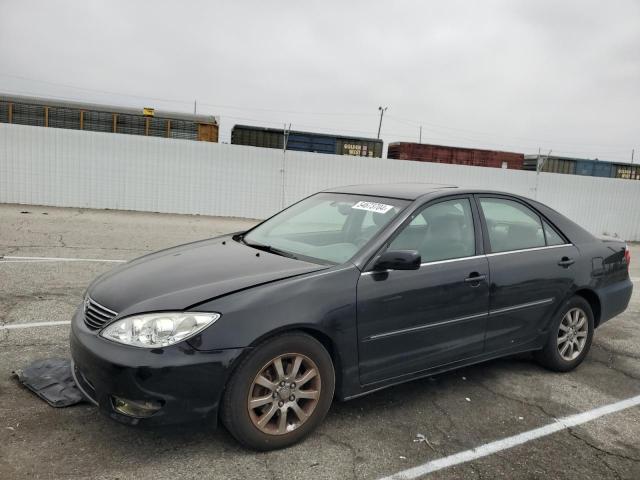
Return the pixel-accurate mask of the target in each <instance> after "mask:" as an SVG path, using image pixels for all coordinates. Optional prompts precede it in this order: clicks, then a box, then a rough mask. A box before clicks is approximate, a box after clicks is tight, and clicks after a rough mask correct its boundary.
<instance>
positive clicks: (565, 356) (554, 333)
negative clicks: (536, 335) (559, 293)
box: [535, 296, 594, 372]
mask: <svg viewBox="0 0 640 480" xmlns="http://www.w3.org/2000/svg"><path fill="white" fill-rule="evenodd" d="M593 332H594V320H593V312H592V310H591V306H590V305H589V302H587V301H586V300H585V299H584V298H582V297H580V296H574V297H572V298H571V299H570V300H569V301H568V302H567V304H566V305H565V307H564V308H563V309H562V310H561V312H560V314H559V315H558V317H557V318H556V320H555V321H554V322H553V324H552V325H551V331H550V332H549V339H548V340H547V344H546V345H545V347H544V348H543V349H542V350H540V351H539V352H536V354H535V357H536V360H538V362H539V363H540V364H542V365H543V366H544V367H546V368H548V369H550V370H553V371H556V372H568V371H570V370H573V369H574V368H576V367H577V366H578V365H580V364H581V363H582V361H583V360H584V358H585V357H586V356H587V353H588V352H589V348H590V347H591V341H592V340H593Z"/></svg>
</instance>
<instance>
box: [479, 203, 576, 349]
mask: <svg viewBox="0 0 640 480" xmlns="http://www.w3.org/2000/svg"><path fill="white" fill-rule="evenodd" d="M477 200H478V205H479V208H480V212H481V214H482V217H483V219H484V228H485V235H484V238H485V251H486V252H487V258H488V260H489V270H490V272H491V299H490V306H489V318H488V321H487V337H486V342H485V350H486V352H487V353H491V352H499V351H502V350H509V349H513V348H516V347H518V346H530V345H536V344H538V343H539V342H540V341H541V339H542V335H543V334H544V329H545V328H546V326H547V323H546V321H547V320H548V319H549V318H550V315H552V313H553V312H554V311H555V310H556V309H557V308H558V306H559V303H560V302H561V301H562V300H563V299H564V298H566V295H567V294H568V293H569V290H570V289H571V286H572V285H573V276H574V272H573V267H572V264H573V263H572V262H574V261H575V260H576V259H577V256H578V255H579V253H578V250H577V249H576V247H574V246H573V245H571V244H570V243H569V242H568V241H567V240H566V239H565V238H564V237H563V236H562V234H561V233H560V232H559V231H558V230H556V229H555V227H553V226H552V225H551V224H550V223H549V222H548V221H547V220H546V219H544V218H542V217H541V216H540V215H539V214H538V213H537V212H536V211H535V210H534V209H533V208H531V207H530V206H529V205H528V204H526V203H525V202H523V201H520V200H519V199H515V198H513V197H506V196H493V195H492V196H488V195H487V196H485V195H478V196H477Z"/></svg>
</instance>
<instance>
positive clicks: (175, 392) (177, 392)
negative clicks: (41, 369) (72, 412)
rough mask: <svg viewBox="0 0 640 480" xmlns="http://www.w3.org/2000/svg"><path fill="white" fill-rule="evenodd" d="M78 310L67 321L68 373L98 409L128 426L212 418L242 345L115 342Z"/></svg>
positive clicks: (213, 420)
mask: <svg viewBox="0 0 640 480" xmlns="http://www.w3.org/2000/svg"><path fill="white" fill-rule="evenodd" d="M82 317H83V316H82V310H81V309H78V311H77V312H76V314H75V315H74V318H73V321H72V324H71V336H70V346H71V357H72V361H73V363H72V372H73V376H74V380H75V381H76V384H77V385H78V388H79V389H80V390H82V392H83V393H84V395H85V396H86V397H87V398H88V399H89V401H91V402H92V403H94V404H95V405H96V406H98V408H99V409H100V411H102V412H103V413H105V414H107V415H108V416H109V417H111V418H113V419H114V420H117V421H119V422H122V423H126V424H131V425H137V424H140V425H166V424H174V423H186V422H192V421H201V420H203V419H207V421H208V422H210V423H211V425H213V426H215V425H216V422H217V412H218V406H219V403H220V398H221V394H222V391H223V390H224V385H225V383H226V381H227V377H228V375H229V373H230V370H231V367H232V365H233V362H234V361H235V360H236V359H237V358H238V357H239V356H240V355H241V353H242V352H243V350H244V349H241V348H236V349H225V350H216V351H199V350H196V349H194V348H193V347H191V346H190V345H189V344H188V343H187V342H181V343H179V344H176V345H171V346H169V347H165V348H154V349H145V348H137V347H130V346H126V345H119V344H116V343H114V342H110V341H108V340H106V339H104V338H102V337H100V336H99V335H98V333H97V332H96V331H93V330H90V329H88V328H87V327H86V326H85V324H84V321H83V318H82Z"/></svg>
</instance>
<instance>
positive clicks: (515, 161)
mask: <svg viewBox="0 0 640 480" xmlns="http://www.w3.org/2000/svg"><path fill="white" fill-rule="evenodd" d="M387 157H388V158H393V159H396V160H415V161H418V162H434V163H453V164H457V165H473V166H476V167H494V168H512V169H516V170H522V164H523V162H524V154H522V153H514V152H501V151H496V150H480V149H477V148H461V147H447V146H443V145H430V144H425V143H409V142H397V143H391V144H389V151H388V153H387Z"/></svg>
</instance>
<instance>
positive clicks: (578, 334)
mask: <svg viewBox="0 0 640 480" xmlns="http://www.w3.org/2000/svg"><path fill="white" fill-rule="evenodd" d="M588 333H589V322H588V321H587V314H586V313H585V312H584V310H582V309H581V308H577V307H576V308H572V309H570V310H569V311H568V312H567V313H565V314H564V317H562V321H561V322H560V328H559V329H558V343H557V345H558V352H559V353H560V356H561V357H562V359H563V360H567V361H572V360H575V359H576V358H577V357H578V356H579V355H580V353H582V351H583V350H584V346H585V344H586V343H587V335H588Z"/></svg>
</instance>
